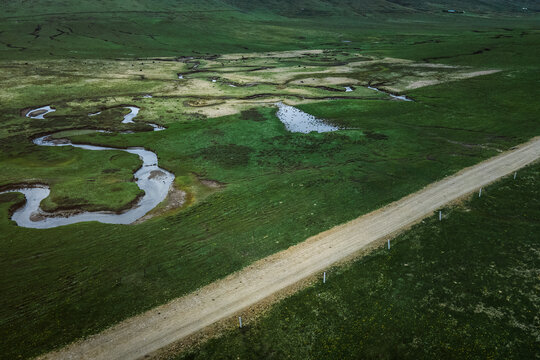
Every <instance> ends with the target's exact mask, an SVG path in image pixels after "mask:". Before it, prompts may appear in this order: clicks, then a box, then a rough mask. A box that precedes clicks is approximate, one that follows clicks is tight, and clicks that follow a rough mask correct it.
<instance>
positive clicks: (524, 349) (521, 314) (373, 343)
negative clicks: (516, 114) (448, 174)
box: [177, 164, 540, 360]
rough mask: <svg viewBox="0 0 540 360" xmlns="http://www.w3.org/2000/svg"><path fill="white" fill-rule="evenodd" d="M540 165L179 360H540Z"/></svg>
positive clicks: (417, 227)
mask: <svg viewBox="0 0 540 360" xmlns="http://www.w3.org/2000/svg"><path fill="white" fill-rule="evenodd" d="M539 175H540V165H538V164H536V165H533V166H530V167H528V168H526V169H525V170H523V171H520V172H519V175H518V178H517V179H516V180H513V177H512V176H510V177H507V178H505V179H503V180H502V181H499V182H497V183H495V184H493V185H491V186H489V187H488V188H486V189H484V192H483V195H482V197H481V198H478V197H477V196H476V195H475V196H473V197H472V198H471V199H469V200H467V201H465V202H464V203H462V204H461V205H459V206H455V207H451V208H446V209H443V212H444V214H445V217H444V219H443V221H442V222H440V221H439V219H438V217H437V216H433V217H431V218H428V219H426V220H424V221H422V223H421V224H417V225H415V226H414V227H413V228H412V229H411V230H408V231H407V232H405V233H404V234H402V235H400V236H398V237H397V238H396V239H394V240H392V246H391V249H390V250H388V249H386V248H385V247H383V248H379V249H378V250H376V251H373V252H372V253H371V254H370V255H368V256H365V257H363V258H361V259H360V260H357V261H355V262H353V263H351V264H348V265H346V266H342V267H336V268H332V269H329V271H328V277H327V282H326V283H325V284H323V283H322V280H320V281H319V282H318V283H317V284H315V285H313V286H311V287H309V288H307V289H305V290H302V291H301V292H299V293H297V294H295V295H292V296H290V297H289V298H287V299H285V300H283V301H281V302H280V303H279V304H277V305H275V306H273V307H272V308H271V309H270V310H269V311H268V312H267V313H266V314H264V315H263V316H262V317H261V318H259V319H257V320H256V321H251V322H249V321H250V319H249V317H246V316H244V317H243V320H244V323H245V322H246V321H247V322H248V325H247V326H244V327H243V328H242V329H236V330H231V331H228V332H226V333H225V334H223V335H222V336H221V337H219V338H217V339H212V340H209V341H208V342H207V343H205V344H204V345H202V346H200V347H198V348H195V349H192V350H191V351H187V352H186V353H184V354H181V355H180V356H178V357H177V359H192V360H194V359H217V358H219V359H284V358H287V359H395V358H399V359H433V358H438V359H456V358H459V359H534V358H535V357H536V356H537V355H538V346H539V339H538V335H539V327H538V311H539V307H540V302H539V299H538V292H539V290H540V288H539V284H538V273H539V271H540V268H539V262H538V261H539V249H540V239H539V238H538V232H539V231H540V223H539V220H540V211H539V210H540V202H539V193H538V192H539V189H540V187H539V186H538V178H539Z"/></svg>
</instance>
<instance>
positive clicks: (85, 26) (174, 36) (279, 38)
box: [0, 0, 540, 59]
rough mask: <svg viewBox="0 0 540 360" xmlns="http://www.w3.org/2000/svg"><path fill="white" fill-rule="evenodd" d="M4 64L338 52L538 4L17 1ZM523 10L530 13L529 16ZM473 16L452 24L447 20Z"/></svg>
mask: <svg viewBox="0 0 540 360" xmlns="http://www.w3.org/2000/svg"><path fill="white" fill-rule="evenodd" d="M0 4H1V6H2V10H3V12H2V13H3V15H2V16H1V17H0V18H1V19H2V21H1V22H0V59H33V58H65V57H76V58H114V57H138V56H179V55H193V54H196V55H199V54H205V53H207V54H209V53H225V52H244V51H267V50H290V49H298V48H306V49H307V48H321V47H322V48H325V47H335V46H336V44H340V43H341V40H343V39H347V38H349V39H355V40H361V38H363V37H364V38H365V37H369V36H370V34H372V33H373V32H377V33H380V32H381V31H383V32H384V31H386V32H390V33H393V34H396V33H400V34H404V35H405V34H407V33H410V32H412V33H417V32H418V31H423V32H426V31H428V32H429V31H431V30H433V29H435V30H437V31H438V29H444V30H445V31H448V30H451V29H463V28H482V27H489V28H494V27H499V28H500V27H512V26H513V25H512V21H515V20H516V19H518V18H519V21H522V22H532V21H535V19H537V17H538V14H537V12H538V11H540V5H539V4H538V2H536V1H533V0H492V1H484V0H477V1H472V2H469V1H464V0H448V1H435V2H432V1H427V0H419V1H410V0H370V1H368V0H357V1H350V0H299V1H294V2H288V1H284V0H264V1H263V0H249V1H248V0H201V1H195V0H183V1H174V0H153V1H149V0H126V1H111V0H82V1H77V2H69V1H66V0H64V1H53V0H15V1H6V0H2V1H1V2H0ZM524 7H526V8H528V10H523V8H524ZM448 9H456V10H459V11H466V13H465V14H462V13H460V14H448V13H445V12H444V11H445V10H448Z"/></svg>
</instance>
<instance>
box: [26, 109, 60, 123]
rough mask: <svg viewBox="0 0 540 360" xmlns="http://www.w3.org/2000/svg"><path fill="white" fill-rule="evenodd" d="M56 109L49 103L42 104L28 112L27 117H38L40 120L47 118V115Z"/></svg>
mask: <svg viewBox="0 0 540 360" xmlns="http://www.w3.org/2000/svg"><path fill="white" fill-rule="evenodd" d="M54 111H56V109H53V108H52V107H50V106H49V105H47V106H42V107H40V108H37V109H33V110H30V111H29V112H27V113H26V117H29V118H30V119H38V120H45V115H47V114H49V113H52V112H54Z"/></svg>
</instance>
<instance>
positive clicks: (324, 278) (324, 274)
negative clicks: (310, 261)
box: [322, 271, 326, 284]
mask: <svg viewBox="0 0 540 360" xmlns="http://www.w3.org/2000/svg"><path fill="white" fill-rule="evenodd" d="M322 282H323V284H326V271H325V272H323V277H322Z"/></svg>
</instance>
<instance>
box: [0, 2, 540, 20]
mask: <svg viewBox="0 0 540 360" xmlns="http://www.w3.org/2000/svg"><path fill="white" fill-rule="evenodd" d="M0 4H1V5H2V9H3V16H2V17H10V16H22V15H36V14H53V13H56V14H61V13H82V12H96V11H101V12H107V11H108V12H129V11H146V12H160V11H207V12H208V11H234V10H236V11H242V12H255V13H256V12H266V13H274V14H277V15H280V16H285V17H297V16H302V17H305V16H328V15H355V14H356V15H361V14H365V13H385V12H434V11H442V10H448V9H455V10H461V11H471V12H523V11H524V8H526V9H528V10H529V11H540V2H539V1H537V0H432V1H431V0H296V1H290V0H289V1H287V0H123V1H119V0H77V1H69V0H63V1H62V0H2V1H0Z"/></svg>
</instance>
